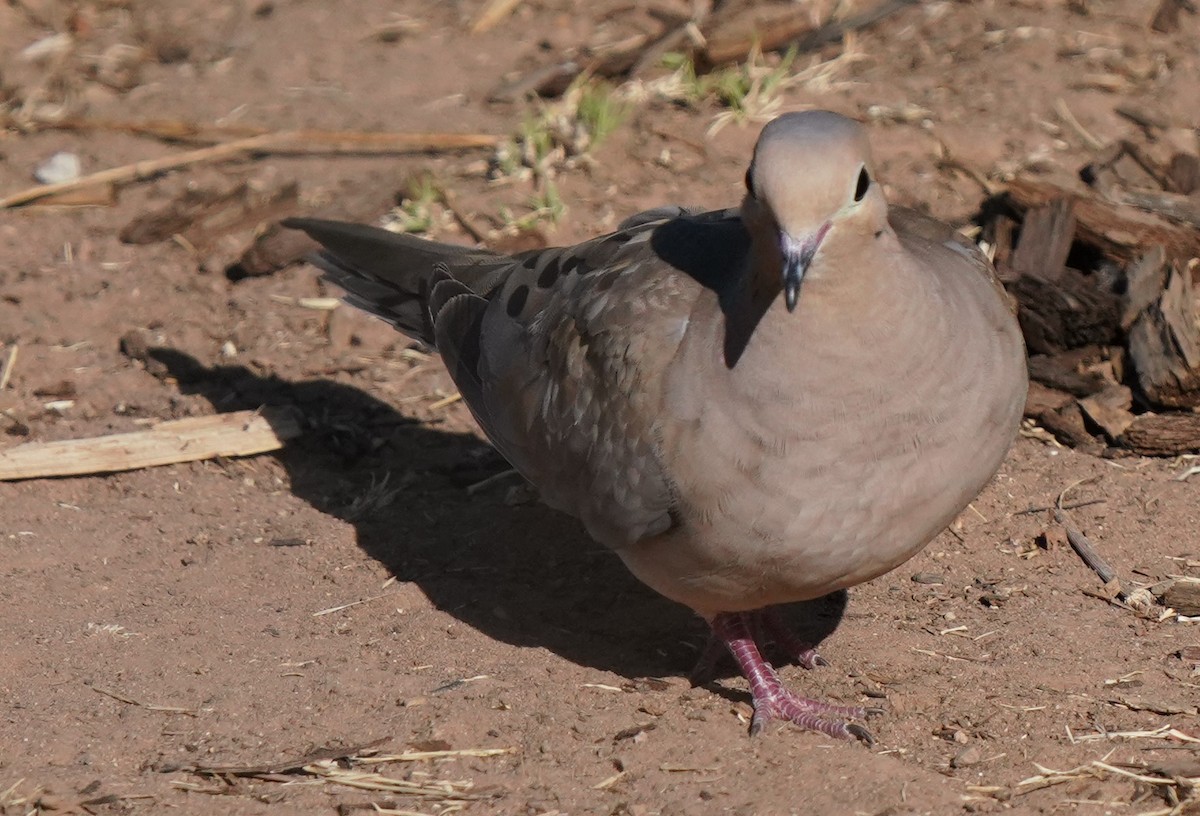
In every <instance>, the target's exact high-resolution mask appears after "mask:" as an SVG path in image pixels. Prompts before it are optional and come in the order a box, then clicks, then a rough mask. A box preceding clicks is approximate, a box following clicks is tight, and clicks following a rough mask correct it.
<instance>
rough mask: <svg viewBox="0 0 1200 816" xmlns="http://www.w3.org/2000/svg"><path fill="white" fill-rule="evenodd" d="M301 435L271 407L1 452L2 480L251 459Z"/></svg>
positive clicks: (286, 414) (287, 414)
mask: <svg viewBox="0 0 1200 816" xmlns="http://www.w3.org/2000/svg"><path fill="white" fill-rule="evenodd" d="M300 433H301V429H300V423H299V421H298V419H297V417H296V415H295V414H294V413H293V412H292V411H290V410H288V409H282V408H269V409H264V410H262V411H235V412H233V413H228V414H216V415H214V416H203V417H189V418H187V419H176V420H170V421H167V422H160V423H159V424H158V425H155V426H154V427H153V428H151V429H150V430H146V431H135V432H133V433H122V434H110V435H108V436H99V437H92V438H89V439H68V440H63V441H58V442H26V443H25V444H22V445H17V446H16V447H13V448H8V449H6V450H0V481H14V480H18V479H41V478H46V477H58V476H88V475H93V474H99V473H116V472H118V471H124V470H136V469H138V468H145V467H156V466H158V465H170V464H175V463H177V462H195V461H198V460H201V459H213V458H216V457H218V456H223V457H233V456H253V455H255V454H259V453H266V452H268V451H273V450H279V449H280V448H282V447H283V445H284V443H285V442H286V441H287V440H289V439H294V438H295V437H297V436H299V435H300Z"/></svg>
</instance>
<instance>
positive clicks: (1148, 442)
mask: <svg viewBox="0 0 1200 816" xmlns="http://www.w3.org/2000/svg"><path fill="white" fill-rule="evenodd" d="M1118 441H1119V443H1120V444H1121V446H1122V447H1124V448H1128V449H1129V450H1131V451H1133V452H1134V453H1139V454H1141V455H1143V456H1178V455H1180V454H1183V453H1193V452H1195V451H1200V414H1193V413H1182V412H1177V413H1169V414H1142V415H1141V416H1139V417H1136V418H1135V419H1134V420H1133V422H1132V423H1130V425H1129V427H1128V428H1126V429H1125V433H1123V434H1121V438H1120V439H1119V440H1118Z"/></svg>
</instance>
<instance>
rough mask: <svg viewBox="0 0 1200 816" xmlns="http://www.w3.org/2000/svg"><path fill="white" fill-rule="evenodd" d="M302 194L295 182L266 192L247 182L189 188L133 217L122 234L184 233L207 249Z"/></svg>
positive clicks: (144, 239)
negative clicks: (227, 186) (225, 186)
mask: <svg viewBox="0 0 1200 816" xmlns="http://www.w3.org/2000/svg"><path fill="white" fill-rule="evenodd" d="M298 194H299V186H298V185H297V184H296V183H295V182H291V183H289V184H284V185H282V186H280V187H276V188H274V189H271V190H267V191H263V192H260V191H256V190H253V189H252V188H251V187H250V185H249V184H247V183H245V182H243V183H241V184H238V185H237V186H235V187H233V188H232V189H230V190H221V191H214V190H186V191H185V192H184V193H183V195H181V196H180V197H179V198H177V199H175V200H174V201H172V202H170V203H169V204H168V205H167V206H166V207H163V208H162V209H160V210H156V211H154V212H151V213H147V214H144V215H140V216H138V217H137V218H135V219H133V220H132V221H130V222H129V223H128V224H126V225H125V226H124V227H123V228H122V229H121V232H120V235H119V237H120V239H121V241H123V242H124V243H126V244H153V243H158V242H160V241H166V240H168V239H170V238H172V237H174V236H175V235H181V236H183V238H184V239H185V240H186V241H187V242H188V243H189V244H190V245H191V246H193V247H196V248H198V249H204V248H206V247H207V246H208V245H209V244H211V243H212V242H213V241H215V240H216V239H217V238H219V237H220V236H222V235H226V234H228V233H230V232H236V231H237V230H240V229H246V230H250V229H253V228H254V227H256V226H258V225H259V224H260V223H262V222H263V221H266V220H269V219H271V218H275V217H279V216H281V215H283V214H284V213H286V212H289V211H291V210H293V209H295V206H296V199H297V196H298Z"/></svg>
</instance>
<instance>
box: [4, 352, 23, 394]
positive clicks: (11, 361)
mask: <svg viewBox="0 0 1200 816" xmlns="http://www.w3.org/2000/svg"><path fill="white" fill-rule="evenodd" d="M20 348H21V347H20V346H18V345H16V344H15V343H14V344H13V347H12V348H10V349H9V350H8V357H7V358H6V359H5V360H4V368H3V370H0V391H3V390H4V389H5V388H7V387H8V381H9V379H10V378H11V377H12V373H13V368H14V367H15V366H16V364H17V352H18V350H19V349H20Z"/></svg>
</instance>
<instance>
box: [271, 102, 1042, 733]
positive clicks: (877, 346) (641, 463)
mask: <svg viewBox="0 0 1200 816" xmlns="http://www.w3.org/2000/svg"><path fill="white" fill-rule="evenodd" d="M284 223H285V225H287V226H290V227H294V228H297V229H302V230H304V231H305V232H307V233H308V234H309V235H310V236H312V237H313V238H314V239H316V240H317V241H318V242H319V243H320V244H322V245H323V246H324V248H325V249H324V251H323V252H322V253H321V254H320V256H319V261H318V263H319V265H321V266H322V268H323V269H324V270H325V273H326V277H327V278H328V279H329V280H331V281H333V282H334V283H336V284H338V285H339V286H341V287H342V288H344V289H345V290H346V292H347V295H346V299H347V300H348V301H349V302H350V303H352V304H354V305H355V306H358V307H360V308H362V309H365V310H366V311H368V312H370V313H372V314H375V315H378V316H379V317H382V318H383V319H384V320H387V321H389V322H391V323H392V324H393V325H394V326H395V327H396V328H398V329H399V330H401V331H402V332H404V333H406V334H408V335H411V336H413V337H417V338H420V339H421V340H422V341H424V342H425V343H428V344H430V345H433V346H435V347H436V348H437V349H438V350H439V351H440V352H441V354H442V357H443V359H444V360H445V363H446V366H447V368H448V369H449V371H450V375H451V377H452V378H453V380H454V382H455V384H456V385H457V386H458V388H459V390H460V392H461V393H462V397H463V400H464V401H465V403H466V404H467V406H468V407H469V408H470V409H471V412H472V414H474V416H475V419H476V420H477V421H478V423H479V425H480V427H481V428H482V429H483V431H484V432H485V433H486V434H487V436H488V438H489V439H490V440H491V441H492V442H493V443H494V444H495V446H496V448H497V449H498V450H499V451H500V452H501V453H502V454H503V455H504V456H505V457H506V458H507V459H508V460H509V461H510V462H511V463H512V464H513V466H514V467H516V469H517V470H519V471H520V472H521V473H522V474H523V475H524V476H525V477H526V478H527V479H528V480H529V481H530V482H532V483H533V484H534V485H535V486H536V487H537V488H538V490H539V491H540V493H541V496H542V498H543V499H544V501H546V502H547V503H548V504H550V505H551V506H552V507H555V508H557V509H559V510H562V511H564V512H566V513H570V514H571V515H573V516H576V517H578V518H579V519H581V520H582V522H583V524H584V526H585V527H586V528H587V531H588V532H589V533H590V534H591V535H592V537H594V538H595V539H596V540H597V541H600V542H602V543H603V544H605V545H607V546H608V547H610V548H612V550H613V551H614V552H616V554H617V555H618V556H620V558H621V559H622V560H623V561H624V562H625V564H626V566H627V567H628V568H629V569H630V570H631V571H632V572H633V574H634V575H635V576H637V577H638V578H639V579H641V580H642V581H643V582H645V583H646V584H648V585H649V586H651V587H652V588H654V589H655V590H657V591H658V592H660V593H662V594H663V595H665V596H666V597H668V598H671V599H673V600H675V601H678V602H679V603H682V604H686V605H687V606H689V607H691V608H692V609H693V610H695V611H696V612H697V613H698V614H699V615H700V616H701V617H703V618H704V619H705V620H706V621H707V622H708V623H709V625H710V627H711V629H712V632H713V634H714V636H715V639H716V640H718V641H720V642H721V643H723V644H724V645H725V646H726V647H728V650H729V652H730V653H731V654H732V656H733V658H734V659H735V660H736V662H737V663H738V665H739V667H740V668H741V670H742V673H743V674H744V675H745V676H746V678H747V679H748V681H749V684H750V692H751V695H752V697H753V702H754V710H755V713H754V720H753V724H752V730H754V731H757V730H758V729H761V727H762V726H763V724H764V723H766V722H767V721H769V720H771V719H783V720H789V721H791V722H793V723H795V724H797V725H799V726H801V727H803V728H807V729H812V730H816V731H820V732H822V733H825V734H829V735H831V736H837V737H843V738H851V737H857V738H859V739H863V740H866V741H870V735H869V733H868V732H867V730H866V729H865V728H864V727H863V726H862V725H861V724H859V723H858V722H857V720H859V719H861V718H862V717H863V716H864V714H865V712H864V710H863V709H860V708H854V707H847V706H837V705H831V704H828V703H823V702H819V701H816V700H809V699H805V698H803V697H800V696H798V695H796V694H794V693H793V692H791V691H789V690H788V689H787V688H785V687H784V685H783V683H782V682H781V681H780V679H779V676H778V674H777V673H776V671H775V669H774V668H773V667H772V666H771V664H770V663H768V662H767V661H766V660H765V659H764V657H763V654H762V647H763V645H764V644H765V642H766V641H767V640H771V641H774V643H775V644H776V645H777V646H779V647H782V648H783V649H785V650H787V651H790V652H791V653H792V657H793V658H795V659H798V660H799V661H800V662H801V663H802V664H803V665H805V666H811V665H814V664H816V663H818V662H820V660H819V658H818V657H817V656H816V654H815V652H813V650H812V649H811V647H810V646H809V645H808V644H805V643H801V642H800V641H799V640H798V639H797V638H795V637H793V636H792V635H791V634H790V633H789V632H788V631H787V630H786V629H785V628H784V627H783V625H782V622H781V619H780V618H779V617H778V615H777V614H776V613H775V610H774V609H773V607H774V606H775V605H777V604H784V603H789V602H794V601H803V600H807V599H812V598H817V597H820V596H823V595H827V594H829V593H831V592H834V591H836V590H840V589H843V588H846V587H850V586H854V585H856V584H859V583H862V582H863V581H867V580H870V579H871V578H874V577H876V576H878V575H882V574H883V573H885V572H887V571H889V570H891V569H894V568H895V567H897V566H898V565H900V564H902V563H903V562H904V561H906V560H907V559H909V558H911V557H912V556H913V555H915V554H916V553H917V552H918V551H919V550H920V549H921V548H922V547H924V546H925V545H926V544H927V543H928V542H929V541H930V539H932V538H933V537H934V536H935V535H937V534H938V533H939V532H940V531H941V530H942V529H944V528H945V527H946V525H947V524H949V523H950V522H951V520H953V519H954V517H955V515H956V514H958V512H959V511H960V510H962V509H963V508H964V507H965V506H966V505H967V503H968V502H969V501H971V499H972V498H974V497H975V496H976V494H978V493H979V491H980V490H981V489H982V488H983V487H984V485H985V484H986V483H987V482H988V480H989V479H990V478H991V477H992V475H993V474H994V473H995V472H996V470H997V468H998V467H999V466H1000V463H1001V461H1002V460H1003V458H1004V456H1005V453H1006V452H1007V450H1008V448H1009V445H1010V444H1011V443H1012V440H1013V437H1014V435H1015V433H1016V428H1017V424H1018V422H1019V420H1020V417H1021V411H1022V406H1023V405H1024V401H1025V391H1026V382H1027V380H1026V371H1025V353H1024V345H1023V343H1022V339H1021V333H1020V330H1019V329H1018V326H1017V322H1016V320H1015V318H1014V316H1013V313H1012V311H1011V309H1010V305H1009V302H1008V300H1007V298H1006V296H1005V294H1004V291H1003V289H1002V288H1001V287H1000V285H999V284H998V282H997V280H996V278H995V277H994V275H993V274H992V271H991V267H990V266H989V264H988V262H987V260H986V259H985V258H984V257H983V256H982V255H981V254H980V253H979V251H978V250H977V249H976V248H975V247H974V246H973V245H972V244H970V243H969V242H967V241H965V240H964V239H962V238H960V237H958V236H957V235H956V233H954V231H953V230H951V229H950V228H949V227H947V226H946V225H944V224H941V223H940V222H937V221H934V220H932V219H929V218H926V217H924V216H921V215H917V214H916V213H913V212H910V211H906V210H901V209H891V210H889V208H888V204H887V201H886V200H885V198H884V194H883V190H882V189H881V187H880V185H879V183H878V182H876V181H875V177H874V172H873V167H872V163H871V157H870V151H869V146H868V143H867V138H866V135H865V133H864V131H863V129H862V128H861V127H860V126H859V125H858V124H857V123H856V122H854V121H853V120H851V119H847V118H845V117H842V116H839V115H837V114H834V113H830V112H826V111H810V112H804V113H790V114H785V115H783V116H780V117H778V118H777V119H775V120H774V121H772V122H770V123H769V124H768V125H767V126H766V127H765V128H764V129H763V131H762V134H761V136H760V137H759V140H758V144H757V146H756V147H755V150H754V158H753V161H752V162H751V164H750V168H749V170H748V171H747V172H746V194H745V197H744V199H743V201H742V204H741V207H740V208H737V209H729V210H721V211H715V212H707V213H693V212H689V211H687V210H684V209H682V208H678V207H666V208H660V209H655V210H649V211H647V212H643V213H640V214H638V215H635V216H633V217H632V218H630V219H628V220H626V221H625V222H624V223H622V224H621V226H620V227H619V228H618V229H617V230H616V232H613V233H611V234H608V235H604V236H601V237H599V238H594V239H592V240H590V241H585V242H583V243H581V244H578V245H576V246H571V247H560V248H549V249H540V250H534V251H530V252H524V253H521V254H519V255H515V256H507V255H500V254H496V253H492V252H488V251H486V250H479V249H469V248H465V247H460V246H452V245H448V244H441V243H435V242H431V241H426V240H422V239H420V238H416V237H412V236H408V235H398V234H394V233H391V232H387V231H385V230H381V229H376V228H373V227H369V226H363V225H355V224H344V223H336V222H330V221H319V220H312V219H301V218H295V219H289V220H288V221H285V222H284ZM781 295H782V296H781Z"/></svg>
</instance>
